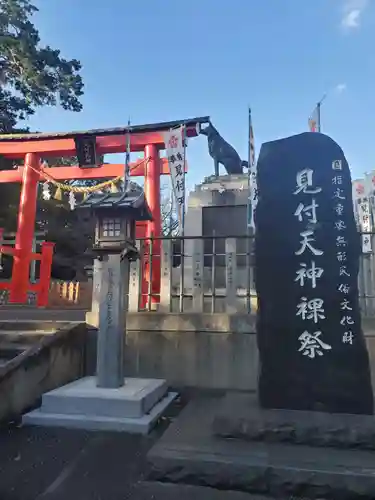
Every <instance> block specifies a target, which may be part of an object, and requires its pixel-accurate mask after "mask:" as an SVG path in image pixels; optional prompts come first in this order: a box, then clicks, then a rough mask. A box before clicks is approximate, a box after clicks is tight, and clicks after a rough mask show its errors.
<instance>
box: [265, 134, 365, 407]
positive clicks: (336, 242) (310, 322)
mask: <svg viewBox="0 0 375 500" xmlns="http://www.w3.org/2000/svg"><path fill="white" fill-rule="evenodd" d="M257 175H258V178H257V184H258V195H259V198H258V206H257V216H256V285H257V294H258V301H259V305H258V318H257V340H258V347H259V352H260V373H259V398H260V402H261V404H262V405H263V406H264V407H267V408H289V409H299V410H316V411H325V412H340V413H361V414H371V413H372V412H373V396H372V388H371V379H370V368H369V359H368V353H367V349H366V345H365V340H364V336H363V332H362V329H361V317H360V310H359V298H358V284H357V275H358V267H359V256H360V252H361V245H360V237H359V234H358V232H357V229H356V223H355V219H354V213H353V204H352V185H351V178H350V171H349V167H348V163H347V161H346V159H345V156H344V154H343V152H342V150H341V149H340V147H339V146H338V145H337V144H336V143H335V142H334V141H333V140H332V139H330V138H329V137H327V136H325V135H323V134H310V133H306V134H301V135H298V136H293V137H289V138H287V139H281V140H278V141H274V142H270V143H266V144H264V145H263V146H262V149H261V151H260V156H259V160H258V173H257Z"/></svg>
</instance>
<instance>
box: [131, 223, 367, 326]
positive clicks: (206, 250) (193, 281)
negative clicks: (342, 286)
mask: <svg viewBox="0 0 375 500" xmlns="http://www.w3.org/2000/svg"><path fill="white" fill-rule="evenodd" d="M370 236H371V239H372V248H373V249H375V233H374V234H371V235H370ZM137 245H138V248H139V250H140V254H141V259H140V260H138V261H137V262H133V263H132V264H131V268H130V282H129V283H130V286H129V311H130V312H136V311H160V312H173V313H177V312H207V313H215V312H227V313H236V312H243V313H249V312H250V311H252V312H255V311H256V309H257V296H256V290H255V282H254V264H255V261H254V238H253V237H252V236H250V237H248V236H227V237H223V236H207V237H204V236H203V237H202V236H201V237H199V236H197V237H162V238H150V239H142V240H138V241H137ZM159 262H160V266H159ZM159 268H160V292H159V291H158V290H157V289H155V288H154V289H153V286H152V282H153V280H157V274H156V273H157V272H158V269H159ZM358 285H359V298H360V305H361V310H362V314H363V315H364V316H375V257H374V253H369V254H362V256H361V259H360V268H359V275H358Z"/></svg>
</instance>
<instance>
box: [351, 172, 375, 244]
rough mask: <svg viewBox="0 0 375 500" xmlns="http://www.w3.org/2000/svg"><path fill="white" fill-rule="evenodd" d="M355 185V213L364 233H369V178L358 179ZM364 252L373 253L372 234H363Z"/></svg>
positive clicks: (370, 228)
mask: <svg viewBox="0 0 375 500" xmlns="http://www.w3.org/2000/svg"><path fill="white" fill-rule="evenodd" d="M352 185H353V204H354V207H353V208H354V214H355V216H356V220H357V223H358V226H359V230H360V231H361V232H362V233H369V232H371V231H372V213H371V212H372V211H371V205H370V200H369V194H370V193H369V189H368V188H369V186H368V180H367V179H356V180H355V181H353V183H352ZM361 239H362V252H363V253H371V252H372V245H371V235H370V234H362V236H361Z"/></svg>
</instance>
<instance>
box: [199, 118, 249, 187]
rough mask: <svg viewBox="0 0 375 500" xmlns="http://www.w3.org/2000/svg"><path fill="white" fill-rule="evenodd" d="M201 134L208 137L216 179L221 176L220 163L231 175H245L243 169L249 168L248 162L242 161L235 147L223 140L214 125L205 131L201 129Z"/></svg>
mask: <svg viewBox="0 0 375 500" xmlns="http://www.w3.org/2000/svg"><path fill="white" fill-rule="evenodd" d="M199 133H200V134H202V135H205V136H207V141H208V152H209V154H210V156H211V158H213V160H214V165H215V176H216V177H217V176H218V175H219V164H220V163H221V164H222V165H223V167H224V168H225V170H226V171H227V173H228V174H229V175H230V174H242V173H243V167H247V166H248V162H247V161H243V160H241V158H240V156H239V154H238V153H237V151H236V150H235V149H234V147H233V146H231V145H230V144H229V143H228V142H227V141H226V140H225V139H223V137H222V136H221V135H220V134H219V132H218V131H217V130H216V128H215V127H214V126H213V125H212V123H210V124H209V125H208V126H207V127H206V128H205V129H201V130H200V132H199Z"/></svg>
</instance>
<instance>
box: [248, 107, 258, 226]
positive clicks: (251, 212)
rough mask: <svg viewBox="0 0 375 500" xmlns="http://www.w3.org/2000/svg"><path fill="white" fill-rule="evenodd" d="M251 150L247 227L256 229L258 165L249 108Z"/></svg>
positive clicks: (249, 153)
mask: <svg viewBox="0 0 375 500" xmlns="http://www.w3.org/2000/svg"><path fill="white" fill-rule="evenodd" d="M248 141H249V151H248V189H249V199H248V202H247V227H248V228H252V229H253V230H254V231H255V211H256V207H257V204H258V184H257V165H256V163H255V141H254V130H253V122H252V118H251V109H250V108H249V137H248Z"/></svg>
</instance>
